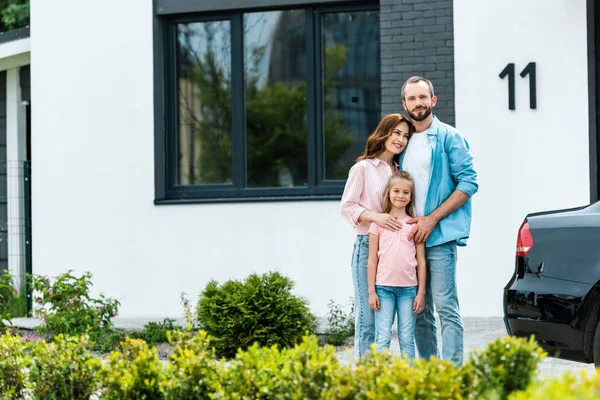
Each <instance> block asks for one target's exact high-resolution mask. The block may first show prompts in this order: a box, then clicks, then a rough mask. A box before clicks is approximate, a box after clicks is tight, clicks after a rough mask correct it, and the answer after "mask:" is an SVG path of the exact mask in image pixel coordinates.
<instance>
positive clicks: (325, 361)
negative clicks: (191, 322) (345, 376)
mask: <svg viewBox="0 0 600 400" xmlns="http://www.w3.org/2000/svg"><path fill="white" fill-rule="evenodd" d="M340 368H341V367H340V366H339V364H338V361H337V359H336V357H335V350H334V348H333V347H331V346H325V347H320V346H319V345H318V343H317V339H316V338H314V337H311V338H304V339H303V341H302V343H300V344H298V345H297V346H295V347H294V348H291V349H282V350H279V349H278V348H277V346H272V347H266V348H260V347H259V346H257V345H254V346H252V347H250V348H248V349H247V350H246V351H242V350H240V351H239V352H238V354H237V357H236V358H235V360H233V361H231V364H230V365H229V367H228V368H225V370H224V371H223V378H222V390H221V391H220V392H219V393H217V394H216V396H215V398H217V399H294V400H301V399H321V398H325V397H324V396H326V395H327V391H328V390H329V389H330V388H331V385H332V384H333V383H334V382H335V380H336V377H337V374H338V373H339V371H340Z"/></svg>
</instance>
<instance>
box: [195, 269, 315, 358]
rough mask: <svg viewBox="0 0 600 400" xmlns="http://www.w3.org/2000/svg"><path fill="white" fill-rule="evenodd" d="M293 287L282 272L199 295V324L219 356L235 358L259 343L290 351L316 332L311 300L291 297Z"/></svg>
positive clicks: (211, 285) (214, 285) (212, 288)
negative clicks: (240, 351) (237, 353)
mask: <svg viewBox="0 0 600 400" xmlns="http://www.w3.org/2000/svg"><path fill="white" fill-rule="evenodd" d="M293 286H294V284H293V282H292V281H291V280H290V279H288V278H287V277H284V276H282V275H281V274H279V273H278V272H270V273H266V274H263V275H256V274H252V275H250V276H249V277H248V278H246V279H245V280H244V281H238V280H230V281H227V282H225V283H224V284H222V285H219V284H218V283H217V282H216V281H211V282H209V283H208V284H207V285H206V288H205V289H204V291H203V292H202V294H201V295H200V300H199V301H198V306H197V318H198V322H199V325H200V327H201V328H202V329H204V330H205V331H206V332H207V333H208V334H209V335H210V337H211V343H212V344H213V345H214V347H215V349H216V351H217V354H218V355H222V356H226V357H233V356H234V355H235V354H236V352H237V350H238V349H239V348H241V349H245V348H247V347H249V346H251V345H253V344H254V343H258V344H259V345H261V346H273V345H277V346H279V347H290V346H293V345H295V344H297V343H299V342H300V341H301V340H302V336H304V335H305V334H307V333H310V332H314V330H315V322H316V318H315V317H314V316H313V315H312V314H311V313H310V311H309V308H308V303H307V301H306V299H304V298H301V297H298V296H295V295H294V294H293V293H292V288H293Z"/></svg>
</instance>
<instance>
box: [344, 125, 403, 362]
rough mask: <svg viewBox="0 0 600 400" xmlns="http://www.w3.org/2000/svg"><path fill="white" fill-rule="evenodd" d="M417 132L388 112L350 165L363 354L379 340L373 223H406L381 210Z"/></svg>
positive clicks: (358, 341) (347, 200)
mask: <svg viewBox="0 0 600 400" xmlns="http://www.w3.org/2000/svg"><path fill="white" fill-rule="evenodd" d="M413 132H414V126H413V123H412V121H411V120H410V119H408V118H407V117H405V116H403V115H401V114H388V115H386V116H385V117H384V118H383V119H382V120H381V122H379V125H377V128H376V129H375V132H373V133H372V134H371V136H369V138H368V139H367V145H366V146H365V151H364V153H363V155H361V156H360V157H358V158H357V159H356V164H354V166H353V167H352V168H350V172H349V174H348V180H347V182H346V187H345V188H344V194H343V195H342V206H341V208H342V216H343V217H344V219H346V221H348V222H349V223H350V224H351V225H352V226H353V227H354V228H355V230H356V241H355V242H354V252H353V254H352V280H353V282H354V313H355V314H356V320H355V333H354V354H355V357H356V358H358V357H361V356H362V355H363V354H365V352H366V351H367V350H369V348H370V346H371V344H372V343H373V342H375V313H374V311H373V310H372V309H371V308H370V307H369V288H368V278H367V260H368V257H369V225H370V224H371V222H375V223H376V224H377V225H379V226H380V227H382V228H386V229H390V230H394V231H397V230H399V229H401V228H402V224H401V223H400V222H399V221H397V220H396V219H394V218H393V217H392V216H390V215H389V214H386V213H382V212H381V202H382V199H383V192H384V191H385V187H386V186H387V183H388V180H389V178H390V176H392V174H393V173H394V172H396V171H397V170H398V164H397V163H396V161H395V160H397V157H398V155H399V154H400V153H402V151H403V150H404V149H405V148H406V145H407V144H408V140H409V139H410V137H411V136H412V134H413Z"/></svg>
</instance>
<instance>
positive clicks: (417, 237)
mask: <svg viewBox="0 0 600 400" xmlns="http://www.w3.org/2000/svg"><path fill="white" fill-rule="evenodd" d="M469 197H470V196H469V195H468V194H466V193H464V192H461V191H460V190H458V189H457V190H455V191H454V192H452V194H451V195H450V196H449V197H448V198H447V199H446V201H444V202H443V203H442V204H440V206H439V207H438V208H436V209H435V210H433V212H432V213H431V214H429V215H427V216H425V217H419V218H413V219H412V220H410V221H408V223H411V222H412V221H416V223H417V226H416V227H415V228H413V231H412V232H411V233H410V235H409V237H408V239H409V240H414V241H415V243H424V242H425V241H426V240H427V238H428V237H429V234H430V233H431V231H432V230H433V228H435V225H436V224H437V223H438V222H440V220H442V219H443V218H444V217H446V216H448V215H450V214H452V213H453V212H454V211H456V210H458V209H459V208H460V206H462V205H463V204H465V202H466V201H467V200H469Z"/></svg>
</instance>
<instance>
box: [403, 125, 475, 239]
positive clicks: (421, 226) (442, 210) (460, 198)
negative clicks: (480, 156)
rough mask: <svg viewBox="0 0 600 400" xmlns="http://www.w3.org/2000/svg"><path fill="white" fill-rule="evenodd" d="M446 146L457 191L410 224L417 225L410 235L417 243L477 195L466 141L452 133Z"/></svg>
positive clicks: (473, 171) (473, 170)
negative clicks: (427, 213) (441, 221)
mask: <svg viewBox="0 0 600 400" xmlns="http://www.w3.org/2000/svg"><path fill="white" fill-rule="evenodd" d="M449 135H452V137H449V138H447V139H448V143H449V145H448V146H446V149H445V150H446V152H447V153H448V163H449V167H450V174H452V177H453V178H454V180H455V181H456V182H457V185H456V189H455V190H454V192H452V194H450V196H448V198H447V199H446V200H444V201H443V202H442V204H440V205H439V206H438V207H437V208H436V209H435V210H433V211H432V212H431V213H430V214H429V215H427V216H425V217H419V218H413V219H412V220H409V221H408V223H416V224H417V226H415V227H414V228H413V230H412V232H411V234H410V235H409V239H413V240H414V241H415V243H424V242H425V241H426V240H427V238H428V237H429V234H430V233H431V231H432V230H433V228H435V225H436V224H437V223H438V222H439V221H440V220H442V219H443V218H445V217H447V216H448V215H450V214H452V213H453V212H454V211H456V210H457V209H458V208H460V206H462V205H463V204H465V202H466V201H467V200H468V199H469V197H471V196H473V195H474V194H475V193H477V190H478V189H479V184H478V183H477V173H476V172H475V169H474V168H473V156H472V155H471V150H470V148H469V144H468V143H467V141H466V139H465V138H464V137H463V136H462V135H461V134H460V133H458V132H451V133H449Z"/></svg>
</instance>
